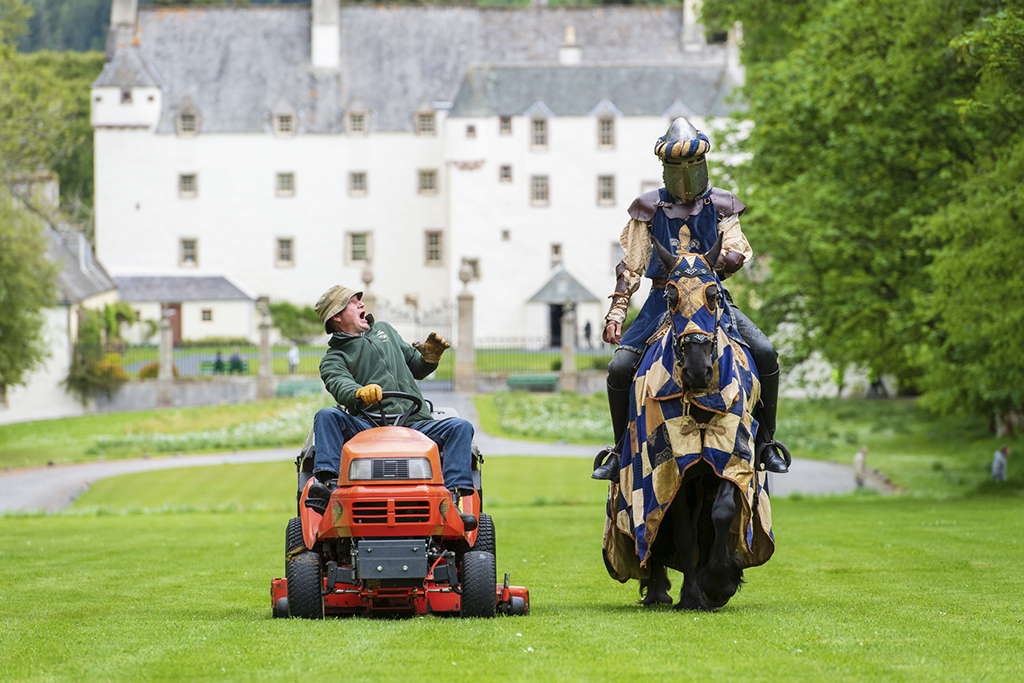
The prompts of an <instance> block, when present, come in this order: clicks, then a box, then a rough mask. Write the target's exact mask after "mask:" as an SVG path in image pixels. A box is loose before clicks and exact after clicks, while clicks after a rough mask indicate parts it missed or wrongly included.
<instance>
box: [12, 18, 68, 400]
mask: <svg viewBox="0 0 1024 683" xmlns="http://www.w3.org/2000/svg"><path fill="white" fill-rule="evenodd" d="M26 19H27V12H26V11H25V7H24V5H23V4H22V3H21V2H20V0H0V387H7V386H12V385H17V384H23V383H24V382H25V381H26V376H27V374H28V373H29V372H30V371H31V370H32V369H33V368H35V367H36V366H38V365H39V363H40V362H42V360H43V359H44V358H45V356H46V340H45V339H44V336H43V333H44V324H45V321H44V317H43V314H42V309H44V308H45V307H47V306H51V305H52V304H53V302H54V299H55V296H54V275H55V268H54V266H53V265H52V264H51V263H50V262H49V260H48V259H47V257H46V249H47V242H46V237H45V232H44V231H45V229H46V222H45V220H44V219H45V217H46V214H45V211H43V210H42V209H41V208H39V207H34V206H33V204H32V199H31V198H30V197H26V196H24V191H23V190H21V188H22V187H23V185H24V184H23V183H22V182H21V180H22V178H23V177H24V174H25V173H27V172H30V171H34V170H36V169H37V168H38V167H39V164H40V162H41V161H42V160H43V159H44V158H45V157H46V156H47V152H48V148H49V146H50V144H51V143H52V141H53V137H52V135H53V130H52V128H50V126H56V127H59V126H60V124H61V122H62V117H61V116H60V115H59V106H60V105H59V102H60V99H59V97H58V92H57V91H56V90H54V89H53V88H51V87H50V86H49V85H48V84H38V83H34V82H33V81H32V80H31V79H30V78H27V77H26V76H25V75H24V74H21V73H19V72H18V70H17V69H16V68H15V65H14V59H13V48H12V42H13V41H15V40H17V38H18V36H20V35H21V34H22V33H23V32H24V22H25V20H26ZM41 97H45V98H50V97H53V98H57V99H56V100H50V101H49V102H47V101H45V100H40V98H41Z"/></svg>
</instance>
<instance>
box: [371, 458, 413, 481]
mask: <svg viewBox="0 0 1024 683" xmlns="http://www.w3.org/2000/svg"><path fill="white" fill-rule="evenodd" d="M373 478H374V479H408V478H409V461H408V460H406V459H404V458H403V459H401V460H374V461H373Z"/></svg>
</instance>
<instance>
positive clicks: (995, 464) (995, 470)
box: [992, 446, 1010, 481]
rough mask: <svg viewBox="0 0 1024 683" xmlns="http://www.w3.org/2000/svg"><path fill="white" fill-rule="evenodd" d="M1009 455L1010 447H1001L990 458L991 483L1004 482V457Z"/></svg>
mask: <svg viewBox="0 0 1024 683" xmlns="http://www.w3.org/2000/svg"><path fill="white" fill-rule="evenodd" d="M1008 455H1010V447H1009V446H1003V447H1002V448H1000V449H999V450H998V451H996V452H995V453H994V454H993V456H992V481H1006V457H1007V456H1008Z"/></svg>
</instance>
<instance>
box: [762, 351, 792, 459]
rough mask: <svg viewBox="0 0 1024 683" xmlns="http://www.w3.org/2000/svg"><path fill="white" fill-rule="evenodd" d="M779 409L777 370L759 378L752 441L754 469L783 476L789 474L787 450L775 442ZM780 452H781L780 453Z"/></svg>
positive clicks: (781, 444) (778, 442)
mask: <svg viewBox="0 0 1024 683" xmlns="http://www.w3.org/2000/svg"><path fill="white" fill-rule="evenodd" d="M778 407H779V369H778V368H776V370H775V372H773V373H772V374H770V375H765V376H764V377H761V403H760V405H759V406H758V410H757V413H758V415H757V421H758V428H757V436H756V437H755V439H754V462H755V465H754V467H755V468H756V469H760V470H767V471H769V472H775V473H776V474H785V473H786V472H789V465H790V464H791V458H790V455H789V449H788V448H786V445H785V444H784V443H782V442H780V441H776V440H775V413H776V410H777V409H778ZM780 451H781V452H780Z"/></svg>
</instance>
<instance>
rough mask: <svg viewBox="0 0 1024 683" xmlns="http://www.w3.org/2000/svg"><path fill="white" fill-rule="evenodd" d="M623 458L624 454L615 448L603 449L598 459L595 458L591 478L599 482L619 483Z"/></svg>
mask: <svg viewBox="0 0 1024 683" xmlns="http://www.w3.org/2000/svg"><path fill="white" fill-rule="evenodd" d="M621 458H622V454H621V453H619V452H618V451H617V450H615V448H614V447H612V446H609V447H607V448H602V449H601V451H600V452H599V453H598V454H597V457H595V458H594V473H593V474H591V475H590V478H591V479H597V480H598V481H612V482H615V483H616V484H617V483H619V468H620V467H621V465H622V460H621Z"/></svg>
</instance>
